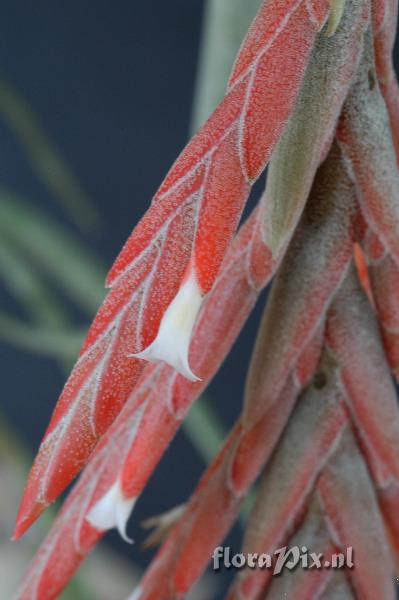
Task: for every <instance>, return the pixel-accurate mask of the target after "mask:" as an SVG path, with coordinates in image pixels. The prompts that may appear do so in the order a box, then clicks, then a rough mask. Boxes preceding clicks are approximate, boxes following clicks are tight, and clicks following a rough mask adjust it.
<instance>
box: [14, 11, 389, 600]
mask: <svg viewBox="0 0 399 600" xmlns="http://www.w3.org/2000/svg"><path fill="white" fill-rule="evenodd" d="M396 9H397V5H396V0H371V1H370V0H346V1H345V0H264V2H263V3H262V4H261V7H260V10H259V12H258V15H257V16H256V18H255V20H254V22H253V24H252V26H251V28H250V30H249V32H248V34H247V37H246V38H245V40H244V42H243V44H242V46H241V49H240V52H239V54H238V57H237V59H236V62H235V65H234V68H233V72H232V75H231V77H230V80H229V84H228V89H227V93H226V96H225V98H224V99H223V101H222V102H221V103H220V105H219V106H218V107H217V108H216V110H215V112H214V113H213V114H212V115H211V117H210V118H209V119H208V121H207V122H206V123H205V125H204V126H203V127H202V128H201V129H200V131H199V132H198V133H197V134H196V135H195V136H194V138H193V139H192V140H191V142H190V143H189V144H188V146H187V147H186V148H185V150H184V151H183V152H182V154H181V155H180V157H179V158H178V159H177V161H176V163H175V164H174V166H173V167H172V169H171V170H170V172H169V173H168V175H167V177H166V179H165V181H164V182H163V184H162V185H161V187H160V189H159V191H158V192H157V194H156V195H155V197H154V199H153V202H152V204H151V207H150V208H149V210H148V211H147V213H146V214H145V215H144V217H143V219H142V220H141V221H140V222H139V224H138V225H137V226H136V228H135V229H134V231H133V233H132V235H131V237H130V238H129V239H128V241H127V243H126V245H125V247H124V248H123V250H122V252H121V254H120V255H119V257H118V258H117V260H116V262H115V264H114V266H113V268H112V269H111V272H110V274H109V276H108V279H107V285H108V286H109V287H110V291H109V293H108V296H107V298H106V299H105V302H104V304H103V305H102V307H101V308H100V310H99V312H98V314H97V316H96V318H95V320H94V323H93V325H92V326H91V328H90V330H89V333H88V335H87V338H86V340H85V342H84V345H83V348H82V350H81V353H80V356H79V358H78V361H77V363H76V365H75V367H74V369H73V371H72V374H71V376H70V378H69V380H68V382H67V384H66V386H65V388H64V390H63V392H62V394H61V397H60V400H59V402H58V404H57V407H56V409H55V411H54V414H53V417H52V419H51V422H50V425H49V427H48V430H47V432H46V434H45V437H44V440H43V442H42V445H41V447H40V450H39V453H38V456H37V458H36V460H35V463H34V466H33V468H32V471H31V474H30V476H29V480H28V484H27V487H26V490H25V494H24V496H23V499H22V502H21V507H20V511H19V514H18V518H17V526H16V530H15V538H18V537H19V536H20V535H22V534H23V533H24V532H25V531H26V530H27V529H28V528H29V526H30V525H31V524H32V523H33V522H34V521H35V519H36V518H37V517H38V516H39V515H40V514H41V512H42V511H43V510H44V509H45V508H46V507H47V506H48V505H49V504H50V503H51V502H53V501H54V500H55V499H56V498H57V497H58V496H59V494H60V493H61V492H62V491H63V490H64V489H65V488H66V487H67V486H68V484H69V483H70V482H71V481H72V480H73V479H74V477H75V476H76V475H77V474H78V472H79V471H80V470H81V469H82V468H83V467H84V466H85V465H86V463H88V464H87V466H86V467H85V469H84V471H83V473H82V475H81V477H80V479H79V481H78V482H77V483H76V485H75V487H74V488H73V490H72V492H71V493H70V495H69V497H68V498H67V500H66V502H65V504H64V506H63V508H62V509H61V511H60V514H59V516H58V517H57V519H56V521H55V523H54V525H53V527H52V529H51V531H50V533H49V535H48V537H47V539H46V540H45V541H44V543H43V545H42V547H41V549H40V550H39V552H38V553H37V555H36V557H35V558H34V559H33V562H32V564H31V566H30V569H29V571H28V573H27V576H26V578H25V580H24V581H23V583H22V584H21V587H20V590H19V593H18V596H17V597H18V598H19V599H21V600H25V599H26V600H28V599H31V600H34V599H35V600H47V599H51V598H55V597H57V595H58V594H59V593H60V592H61V590H62V589H63V587H64V586H65V585H66V584H67V583H68V581H69V580H70V578H71V577H72V576H73V574H74V572H75V571H76V569H77V568H78V566H79V564H80V563H81V561H82V560H83V559H84V557H85V556H86V555H87V553H88V552H89V551H90V550H91V548H92V547H93V546H94V545H95V544H96V543H97V542H98V540H99V539H100V538H101V536H102V535H103V534H104V532H105V531H107V530H108V529H110V528H113V527H117V528H118V529H119V531H120V533H121V535H122V536H123V537H124V538H126V539H127V537H126V532H125V528H126V522H127V520H128V518H129V516H130V514H131V512H132V509H133V507H134V504H135V502H136V500H137V498H138V497H139V496H140V494H141V493H142V491H143V489H144V488H145V486H146V483H147V481H148V479H149V477H150V476H151V474H152V472H153V471H154V469H155V467H156V465H157V464H158V462H159V460H160V459H161V457H162V454H163V453H164V451H165V450H166V448H167V446H168V444H169V443H170V441H171V440H172V439H173V436H174V435H175V433H176V431H177V430H178V428H179V426H180V425H181V423H182V421H183V420H184V418H185V415H186V414H187V412H188V410H189V408H190V406H191V405H192V403H193V402H194V401H195V400H196V398H197V397H198V396H199V394H200V393H201V391H202V390H203V389H204V388H205V387H206V385H207V384H208V382H209V381H210V379H211V378H212V377H213V375H214V374H215V373H216V372H217V370H218V368H219V366H220V364H221V363H222V361H223V360H224V358H225V356H226V354H227V353H228V352H229V349H230V347H231V345H232V344H233V343H234V341H235V339H236V337H237V336H238V334H239V332H240V330H241V328H242V327H243V325H244V322H245V320H246V318H247V316H248V314H249V313H250V312H251V309H252V308H253V306H254V304H255V301H256V299H257V297H258V295H259V293H260V291H261V290H262V289H263V288H264V286H265V285H266V284H267V283H268V282H269V281H270V280H271V278H272V277H273V276H274V275H276V276H275V280H274V282H273V286H272V291H271V294H270V297H269V300H268V302H267V306H266V310H265V314H264V317H263V320H262V323H261V325H260V330H259V334H258V339H257V342H256V345H255V349H254V353H253V357H252V361H251V366H250V370H249V374H248V379H247V384H246V390H245V398H244V402H243V408H242V412H241V415H240V416H239V418H238V419H237V422H236V424H235V426H234V427H233V429H232V431H231V432H230V434H229V435H228V437H227V439H226V441H225V444H224V446H223V448H222V449H221V450H220V452H219V454H218V455H217V456H216V457H215V459H214V461H213V463H212V464H211V465H210V466H209V468H208V470H207V471H206V473H205V474H204V476H203V477H202V479H201V481H200V482H199V484H198V486H197V488H196V490H195V491H194V493H193V495H192V497H191V499H190V500H189V501H188V503H187V504H186V505H185V507H184V508H182V509H179V510H178V511H176V512H175V513H174V517H173V519H169V520H168V536H167V539H166V541H165V542H164V544H163V546H162V548H161V550H160V552H159V554H158V555H157V556H156V557H155V559H154V561H153V563H152V565H151V566H150V568H149V570H148V572H147V573H146V574H145V576H144V578H143V581H142V583H141V585H140V587H139V589H138V590H136V591H135V593H134V598H140V599H142V600H144V599H146V600H149V599H157V600H160V599H172V598H173V599H174V598H182V597H185V595H186V594H187V593H188V592H189V590H190V588H191V587H192V585H193V584H194V582H195V581H196V580H197V578H198V577H199V576H200V575H201V573H202V572H203V570H204V569H205V567H206V565H207V563H208V562H209V560H210V558H211V555H212V552H213V549H214V548H215V547H216V546H218V545H219V544H220V543H221V541H222V539H223V538H224V536H225V535H226V534H227V532H228V531H229V529H230V528H231V526H232V525H233V523H234V521H235V519H236V518H237V516H238V514H239V511H240V508H241V506H242V502H243V500H244V498H245V496H246V494H247V493H248V491H249V489H250V488H251V486H252V484H253V483H254V482H255V480H256V479H257V478H258V476H259V475H260V474H261V483H260V486H259V489H258V491H257V499H256V502H255V505H254V508H253V510H252V513H251V516H250V518H249V521H248V526H247V530H246V534H245V538H244V551H245V552H248V553H251V552H256V553H262V552H268V553H270V554H272V553H273V551H274V550H276V548H278V547H279V546H281V545H282V544H287V543H288V542H290V541H292V543H296V544H299V545H301V544H302V545H303V544H305V545H307V546H312V545H313V546H316V547H318V548H319V549H320V551H322V552H323V553H324V555H325V556H328V555H329V554H332V553H333V552H335V551H336V550H339V549H342V548H345V547H347V546H353V547H354V552H355V556H356V568H355V569H346V570H344V571H342V572H341V573H339V574H337V573H334V572H333V571H331V570H328V569H324V570H319V571H315V572H312V573H310V572H301V571H300V570H298V571H296V572H295V573H293V574H289V575H284V576H283V577H281V578H279V579H278V580H277V579H273V578H272V577H271V572H270V571H267V570H254V569H244V570H243V571H241V572H240V573H239V575H238V576H237V578H236V580H235V582H234V584H233V586H232V589H231V590H230V592H229V598H231V599H233V598H235V599H244V598H245V599H251V598H253V599H260V598H283V597H284V598H292V599H294V598H295V599H297V598H301V599H304V600H306V599H308V598H309V599H313V598H338V597H339V598H361V599H362V600H364V599H366V600H368V599H370V600H375V598H378V597H380V598H384V599H391V598H392V599H393V598H394V597H395V591H394V584H393V579H394V558H396V559H398V558H399V543H398V540H399V411H398V406H397V399H396V392H395V387H394V383H393V380H392V374H393V375H394V376H397V374H398V363H399V204H398V199H399V171H398V164H399V120H398V116H399V92H398V86H397V81H396V78H395V75H394V71H393V67H392V58H391V54H392V48H393V43H394V35H395V31H396V17H397V13H396ZM268 163H269V169H268V175H267V184H266V190H265V192H264V194H263V196H262V197H261V199H260V201H259V203H258V206H257V207H256V208H255V210H254V212H253V214H252V215H251V216H250V217H249V219H248V220H247V222H246V223H245V224H243V225H242V226H241V227H240V229H239V231H238V233H236V229H237V227H238V224H239V221H240V217H241V214H242V210H243V208H244V206H245V203H246V200H247V198H248V195H249V192H250V189H251V186H252V184H253V183H254V182H255V181H256V180H257V179H258V177H259V176H260V174H261V173H262V172H263V171H264V169H265V167H266V165H267V164H268ZM376 548H378V554H376V552H375V549H376Z"/></svg>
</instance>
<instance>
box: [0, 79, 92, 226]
mask: <svg viewBox="0 0 399 600" xmlns="http://www.w3.org/2000/svg"><path fill="white" fill-rule="evenodd" d="M0 114H1V115H3V118H4V119H5V121H6V122H7V123H8V125H9V126H10V128H11V129H12V131H13V132H14V134H15V135H16V136H17V137H18V139H19V141H20V142H21V144H22V145H23V147H24V149H25V152H26V154H27V156H28V158H29V160H30V162H31V164H32V167H33V168H34V169H35V171H36V173H37V175H38V177H39V178H40V179H41V181H43V183H44V184H45V185H47V187H48V188H49V190H50V191H51V192H52V194H53V195H54V198H56V199H58V201H59V202H60V203H61V205H62V206H63V207H64V209H65V210H66V211H67V212H68V213H69V214H70V216H71V217H72V218H73V219H74V221H75V222H76V224H77V225H78V226H79V227H80V228H81V229H83V230H86V231H87V230H90V229H92V228H95V227H98V226H99V224H100V222H101V219H100V216H99V214H98V212H97V210H96V208H95V206H94V205H93V203H92V202H91V201H90V200H89V198H88V197H87V195H86V194H85V192H84V191H83V189H82V187H81V185H80V183H79V181H78V180H77V178H76V177H75V175H74V174H73V172H72V171H71V169H70V168H69V167H68V165H67V164H66V162H65V161H64V160H63V159H62V157H61V156H60V154H59V153H58V152H57V150H56V148H55V147H54V146H53V145H52V144H51V142H50V141H49V139H48V138H47V136H46V134H45V132H44V130H43V127H42V126H41V124H40V123H39V120H38V119H37V118H36V116H35V115H34V113H33V112H32V110H31V108H30V107H29V105H28V104H27V103H26V102H25V101H24V100H23V99H22V98H21V97H20V95H19V94H18V93H17V91H16V90H15V89H13V88H12V87H11V86H10V84H9V83H6V82H5V81H4V80H3V81H2V80H0Z"/></svg>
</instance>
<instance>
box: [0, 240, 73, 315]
mask: <svg viewBox="0 0 399 600" xmlns="http://www.w3.org/2000/svg"><path fill="white" fill-rule="evenodd" d="M0 278H1V280H2V281H3V283H4V286H5V287H6V288H7V289H8V290H9V292H10V293H11V294H12V295H13V296H14V297H15V298H16V300H17V301H18V302H19V304H20V305H21V306H22V307H23V308H24V309H25V310H26V312H27V313H28V314H29V316H30V317H31V319H32V320H33V321H35V322H36V323H38V324H39V323H40V324H44V325H49V326H54V327H62V326H63V325H66V324H67V322H68V319H67V314H66V311H65V309H64V307H63V306H62V304H61V302H60V301H59V300H58V299H57V298H56V297H55V295H54V294H53V292H52V291H51V289H49V287H48V286H47V285H46V284H45V283H44V281H43V280H42V278H41V276H40V273H39V272H38V271H37V269H34V268H33V266H32V265H31V264H30V263H29V262H28V261H27V260H24V258H23V257H22V256H21V255H20V253H19V252H18V249H17V248H15V247H13V245H12V244H10V243H7V240H6V239H5V238H4V236H2V237H0Z"/></svg>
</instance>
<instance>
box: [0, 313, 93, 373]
mask: <svg viewBox="0 0 399 600" xmlns="http://www.w3.org/2000/svg"><path fill="white" fill-rule="evenodd" d="M83 337H84V331H83V330H82V329H76V328H75V329H72V330H57V329H44V328H43V327H42V326H35V325H29V324H26V323H24V322H23V321H21V320H19V319H16V318H14V317H11V316H9V315H7V314H6V313H4V312H0V339H3V340H4V341H6V342H8V343H11V344H13V345H15V346H18V347H19V348H22V349H23V350H29V351H30V352H34V353H36V354H46V355H51V356H53V357H56V358H58V359H60V360H62V361H69V362H70V361H72V360H74V359H75V358H76V356H77V354H78V351H79V348H80V346H81V344H82V341H83Z"/></svg>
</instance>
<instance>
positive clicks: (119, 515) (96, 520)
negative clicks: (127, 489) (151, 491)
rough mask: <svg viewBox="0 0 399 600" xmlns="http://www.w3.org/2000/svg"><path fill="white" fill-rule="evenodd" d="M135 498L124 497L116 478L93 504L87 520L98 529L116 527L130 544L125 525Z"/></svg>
mask: <svg viewBox="0 0 399 600" xmlns="http://www.w3.org/2000/svg"><path fill="white" fill-rule="evenodd" d="M135 502H136V498H125V497H124V495H123V493H122V488H121V485H120V483H119V479H117V480H116V481H115V483H114V485H113V486H112V487H111V488H110V489H109V490H108V492H107V493H106V494H105V495H104V496H103V497H102V498H101V499H100V500H99V501H98V502H96V504H95V505H94V506H93V508H92V509H91V510H90V511H89V513H88V515H87V517H86V518H87V520H88V521H89V523H90V525H92V526H93V527H94V528H95V529H97V530H98V531H107V530H108V529H113V528H114V527H116V528H117V530H118V531H119V533H120V535H121V537H122V538H123V539H124V540H125V541H126V542H128V543H130V544H132V543H133V540H132V539H130V538H129V537H128V536H127V534H126V525H127V522H128V520H129V517H130V515H131V512H132V510H133V508H134V504H135Z"/></svg>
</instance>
